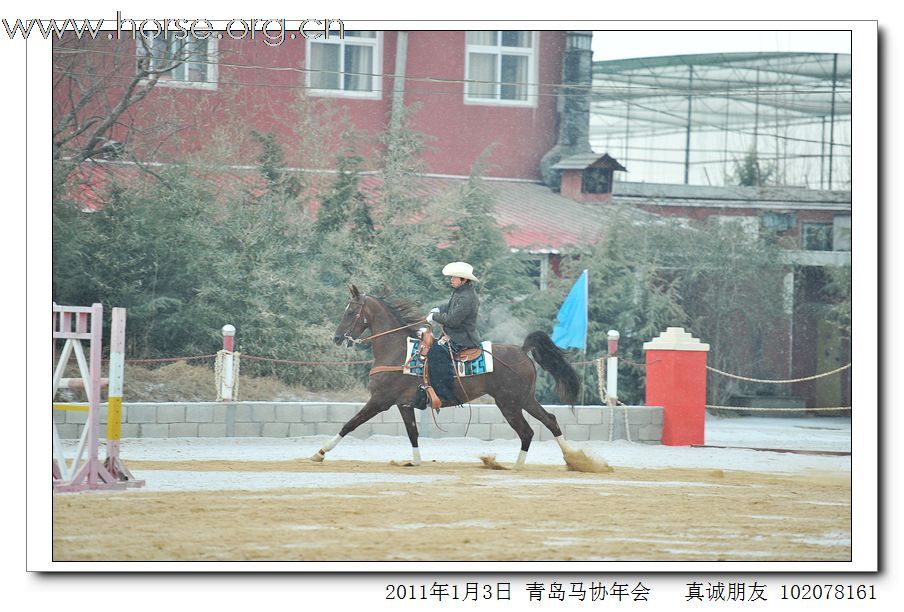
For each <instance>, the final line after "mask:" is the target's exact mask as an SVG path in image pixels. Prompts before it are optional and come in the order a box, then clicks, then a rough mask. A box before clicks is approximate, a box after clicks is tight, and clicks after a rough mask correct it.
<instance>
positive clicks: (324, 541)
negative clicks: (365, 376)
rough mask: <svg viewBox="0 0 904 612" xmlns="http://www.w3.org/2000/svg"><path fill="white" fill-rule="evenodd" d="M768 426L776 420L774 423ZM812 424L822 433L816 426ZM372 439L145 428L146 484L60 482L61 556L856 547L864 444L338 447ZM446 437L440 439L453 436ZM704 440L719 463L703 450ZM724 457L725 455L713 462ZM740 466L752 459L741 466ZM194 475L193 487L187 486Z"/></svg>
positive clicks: (595, 555)
mask: <svg viewBox="0 0 904 612" xmlns="http://www.w3.org/2000/svg"><path fill="white" fill-rule="evenodd" d="M761 423H764V422H761ZM757 426H758V427H759V429H760V430H761V429H762V428H763V426H764V425H757ZM788 426H789V425H788V424H787V423H785V424H783V425H782V427H783V428H786V427H788ZM801 427H802V430H805V429H811V430H814V431H817V430H819V429H822V428H817V427H814V423H813V422H808V423H804V424H803V425H801ZM823 431H826V430H825V429H823ZM792 433H794V432H792ZM830 433H831V432H830ZM841 433H842V434H843V433H844V432H841ZM370 440H374V438H371V439H370ZM370 440H360V441H353V440H349V441H347V442H343V444H340V445H339V447H337V449H336V451H335V457H336V458H335V459H331V458H330V456H333V455H332V454H331V455H330V456H328V458H327V461H326V462H325V463H323V464H318V463H314V462H311V461H308V460H304V459H298V458H297V457H298V456H299V455H300V454H301V453H299V452H298V451H299V450H300V449H299V448H298V447H297V446H293V447H290V450H287V451H283V452H289V453H293V452H294V453H295V454H294V456H293V458H286V459H274V458H273V455H274V453H273V452H270V453H266V452H265V453H258V456H263V457H266V459H265V460H259V459H256V458H255V457H254V456H253V454H252V453H248V452H247V451H246V450H245V448H246V447H244V446H243V447H240V450H243V451H244V452H245V454H246V455H252V456H249V458H248V459H249V460H236V459H235V458H234V457H233V455H232V454H230V453H224V452H223V451H220V453H219V454H220V455H224V456H225V457H226V458H222V459H215V458H203V457H204V456H205V455H203V454H202V455H200V457H201V458H198V455H197V453H195V455H193V456H189V457H187V458H186V459H180V458H179V457H178V455H179V451H178V450H177V451H174V450H173V448H177V447H174V446H172V444H176V445H178V444H179V442H178V441H176V442H172V443H170V444H171V446H169V447H167V449H168V450H167V453H166V455H168V456H169V457H168V458H172V459H174V460H172V461H161V460H155V459H149V458H147V457H146V456H145V455H148V454H149V453H144V454H142V452H141V445H140V444H139V443H138V442H137V441H136V443H135V444H134V446H135V447H136V449H135V451H134V455H133V456H135V455H137V458H136V459H135V460H130V461H129V462H128V465H129V467H130V469H131V470H132V471H133V473H134V474H135V475H136V477H138V478H142V479H145V480H146V481H147V482H148V485H147V486H146V487H145V488H143V489H132V490H129V491H126V492H88V493H81V494H58V495H54V498H53V517H54V519H53V520H54V524H53V560H54V561H100V560H103V561H312V562H313V561H343V560H349V561H420V560H423V561H507V560H518V561H665V562H669V561H748V562H749V561H848V560H850V558H851V481H850V468H849V463H850V457H849V456H847V457H831V458H826V457H806V456H801V455H792V454H787V453H766V452H762V451H751V450H745V451H743V452H744V453H748V454H749V455H744V456H743V460H741V461H737V460H725V459H724V457H729V456H732V457H740V456H741V455H740V453H741V452H742V451H739V450H734V451H719V450H716V449H682V450H681V451H677V450H670V449H666V448H663V447H649V446H647V447H643V445H637V444H635V445H632V446H628V443H626V442H624V441H622V442H621V446H619V445H618V443H609V445H610V446H608V447H607V446H605V445H604V444H601V445H596V446H594V447H593V448H594V449H599V448H603V449H606V448H609V449H611V450H612V452H613V453H614V452H615V451H616V450H618V449H622V453H623V459H625V460H624V461H622V463H633V465H618V464H616V463H614V462H612V459H609V462H610V463H612V466H611V467H610V466H609V465H608V464H607V462H606V461H605V460H601V459H600V457H602V456H603V455H602V454H601V453H600V451H598V450H594V451H588V453H589V456H590V457H591V458H595V459H597V460H596V461H595V462H592V464H591V465H589V466H585V467H584V469H589V470H596V471H589V472H578V471H573V470H570V469H569V468H568V466H566V465H565V463H564V462H562V459H561V455H559V456H558V457H555V456H554V454H555V449H553V447H552V446H550V445H553V446H554V444H553V443H543V444H539V443H535V446H536V447H538V448H541V449H543V452H539V451H538V453H534V451H533V449H532V454H537V455H538V456H539V459H541V460H543V461H542V462H540V463H531V460H530V457H529V460H528V464H527V465H526V466H525V467H524V468H523V469H522V470H519V471H511V470H497V469H492V468H491V467H488V466H487V465H485V464H484V463H482V462H481V461H480V459H479V457H478V456H477V455H471V456H472V457H473V460H458V461H455V460H453V461H445V460H440V461H437V460H435V459H434V460H431V459H430V457H428V456H426V455H425V457H424V460H425V462H424V464H423V465H421V466H419V467H406V466H405V465H403V463H404V462H403V461H402V459H404V458H406V455H407V452H408V451H407V442H405V441H404V440H402V439H393V438H389V439H388V443H389V444H390V445H391V447H392V448H393V449H394V451H393V452H395V451H398V452H397V453H396V454H397V455H398V459H399V460H398V461H392V460H386V458H385V457H382V458H379V459H373V458H372V457H368V458H367V459H366V460H357V459H347V458H343V456H342V455H341V454H340V453H339V452H338V451H339V449H343V447H344V446H345V447H346V450H345V452H346V456H352V457H353V456H356V455H358V454H360V453H359V452H358V451H357V450H356V449H367V448H374V445H373V443H370ZM773 441H774V440H773ZM304 442H305V443H306V445H307V446H310V444H311V443H312V441H311V440H305V441H304ZM430 442H433V441H429V440H428V441H426V443H425V444H422V449H424V448H425V447H428V448H429V444H430ZM435 442H436V444H437V446H438V448H439V449H440V450H441V449H442V448H443V447H442V446H439V445H440V443H441V442H443V441H435ZM225 443H226V442H224V444H225ZM240 444H251V442H240ZM283 444H284V443H283ZM513 444H514V445H516V443H515V442H513V441H494V442H493V443H491V448H496V449H498V450H499V451H500V455H505V456H508V455H510V454H512V451H513V450H514V452H517V449H516V448H515V449H511V448H509V447H510V446H512V445H513ZM613 444H614V445H613ZM124 446H126V448H128V446H127V444H125V443H124ZM379 446H380V445H379V444H377V445H376V447H377V448H379ZM635 447H638V448H635ZM237 448H239V447H237ZM274 448H275V447H274ZM280 448H283V447H280ZM625 449H629V451H625ZM657 449H658V450H657ZM305 450H316V447H315V448H313V449H305ZM503 451H504V452H503ZM692 451H700V452H698V453H696V454H693V456H694V457H695V459H694V460H693V461H685V462H683V464H682V462H681V461H675V460H673V459H671V458H670V459H668V460H666V461H664V463H666V464H675V465H662V466H651V465H649V461H648V465H644V463H643V462H634V461H633V460H631V459H630V456H631V455H630V453H637V455H636V456H641V455H640V454H641V453H642V454H643V455H642V456H645V457H653V456H655V455H656V453H678V452H682V453H684V455H680V456H691V455H692ZM704 451H706V452H707V453H708V454H706V455H705V457H706V458H707V460H706V461H702V462H701V461H698V460H697V459H696V457H700V456H703V455H704ZM125 452H126V453H128V451H127V450H126V451H125ZM437 452H438V453H439V451H437ZM625 452H629V454H628V455H624V453H625ZM544 453H545V455H544ZM726 453H733V454H732V455H728V454H726ZM440 454H441V453H440ZM484 454H486V453H484ZM174 455H175V456H174ZM213 455H217V453H212V455H211V456H213ZM615 455H616V457H618V454H617V453H615ZM663 456H665V455H663ZM673 456H679V455H669V457H673ZM544 457H545V460H544ZM710 457H717V458H719V457H721V459H717V460H715V462H714V461H713V460H712V459H709V458H710ZM748 457H749V458H748ZM800 461H810V463H808V464H806V465H805V466H804V467H803V468H800V467H799V465H798V464H796V463H795V462H800ZM758 462H759V463H758ZM768 462H774V463H768ZM508 463H509V464H510V462H508ZM638 463H639V465H638ZM654 463H655V462H654ZM700 463H702V464H704V465H707V464H708V465H710V467H699V466H698V464H700ZM739 463H740V464H741V465H747V466H749V469H738V464H739ZM688 466H693V467H688ZM763 466H765V467H763ZM786 466H791V467H790V468H789V469H784V467H786ZM839 466H840V468H839ZM845 466H847V468H846V469H845ZM726 468H730V469H726ZM760 470H761V471H760ZM186 478H188V479H190V481H191V482H193V483H196V485H195V486H188V487H186V486H184V485H183V484H181V483H184V482H185V479H186ZM168 483H170V484H168ZM86 525H96V526H102V527H101V528H100V529H98V530H97V531H98V532H99V533H88V532H87V531H86V529H85V526H86Z"/></svg>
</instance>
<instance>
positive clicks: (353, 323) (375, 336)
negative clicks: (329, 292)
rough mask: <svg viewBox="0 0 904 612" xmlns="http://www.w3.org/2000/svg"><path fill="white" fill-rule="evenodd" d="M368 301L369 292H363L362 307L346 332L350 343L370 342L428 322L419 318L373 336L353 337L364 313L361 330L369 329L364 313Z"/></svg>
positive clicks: (346, 338) (347, 340)
mask: <svg viewBox="0 0 904 612" xmlns="http://www.w3.org/2000/svg"><path fill="white" fill-rule="evenodd" d="M366 303H367V294H366V293H362V294H361V308H360V309H358V314H356V315H355V320H354V321H352V324H351V325H349V326H348V331H346V332H345V341H346V343H348V344H361V343H362V342H370V341H371V340H373V339H374V338H379V337H380V336H385V335H386V334H391V333H393V332H397V331H400V330H403V329H407V328H409V327H414V326H415V325H420V324H421V323H426V322H427V319H418V320H417V321H415V322H414V323H409V324H408V325H402V326H401V327H396V328H393V329H390V330H387V331H384V332H380V333H379V334H373V335H371V336H368V337H367V338H352V336H351V330H353V329H354V328H355V327H356V326H357V325H358V319H360V318H361V316H362V315H363V316H364V327H362V328H361V331H364V330H365V329H367V326H368V325H369V323H368V322H367V315H365V314H364V307H365V306H366V305H367V304H366ZM351 304H352V302H349V306H351Z"/></svg>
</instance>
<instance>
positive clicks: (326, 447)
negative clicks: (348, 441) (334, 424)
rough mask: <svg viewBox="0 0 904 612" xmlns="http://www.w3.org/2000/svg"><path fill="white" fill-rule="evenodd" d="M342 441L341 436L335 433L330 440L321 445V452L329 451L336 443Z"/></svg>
mask: <svg viewBox="0 0 904 612" xmlns="http://www.w3.org/2000/svg"><path fill="white" fill-rule="evenodd" d="M341 441H342V436H340V435H339V434H336V435H335V436H334V437H333V439H332V440H330V441H329V442H327V443H326V444H324V445H323V452H325V453H328V452H329V451H331V450H333V449H334V448H336V445H337V444H339V442H341Z"/></svg>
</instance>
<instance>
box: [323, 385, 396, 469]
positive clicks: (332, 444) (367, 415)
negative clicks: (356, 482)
mask: <svg viewBox="0 0 904 612" xmlns="http://www.w3.org/2000/svg"><path fill="white" fill-rule="evenodd" d="M391 405H392V401H391V400H379V399H376V398H373V397H371V398H370V399H369V400H367V403H366V404H364V406H363V407H362V408H361V410H359V411H358V413H357V414H355V416H353V417H352V418H351V419H349V420H348V422H347V423H346V424H345V425H343V426H342V429H340V430H339V433H338V434H336V435H335V436H334V437H333V439H332V440H330V441H329V442H327V443H326V444H324V445H323V446H322V447H320V450H319V451H317V452H316V453H314V455H313V456H312V457H311V459H312V460H313V461H323V458H324V457H325V456H326V454H327V453H328V452H330V451H331V450H333V449H334V448H336V445H337V444H339V443H340V442H341V441H342V439H343V438H344V437H345V436H347V435H348V434H350V433H351V432H353V431H355V429H357V428H358V427H359V426H360V425H363V424H364V423H366V422H367V421H369V420H371V419H372V418H374V417H375V416H376V415H378V414H380V413H381V412H383V411H385V410H388V409H389V407H390V406H391Z"/></svg>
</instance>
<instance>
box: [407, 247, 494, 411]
mask: <svg viewBox="0 0 904 612" xmlns="http://www.w3.org/2000/svg"><path fill="white" fill-rule="evenodd" d="M443 275H444V276H449V277H451V278H450V283H451V285H452V288H453V291H452V297H450V298H449V302H448V303H446V304H444V305H442V306H440V307H438V308H433V309H432V310H431V311H430V313H429V314H428V315H427V322H428V323H439V324H440V325H442V326H443V333H444V337H443V339H441V340H440V341H439V342H437V343H435V344H434V345H433V346H432V347H431V348H430V351H429V352H428V353H427V361H428V364H429V366H428V367H429V371H430V384H431V385H432V386H433V389H434V391H436V393H437V395H439V397H440V399H442V400H444V401H451V400H455V399H457V398H456V393H455V388H456V385H455V373H454V366H453V364H452V358H451V356H450V355H449V350H450V349H451V351H452V352H453V353H458V352H459V351H461V350H462V349H465V348H472V347H476V346H480V338H479V336H478V335H477V310H478V309H479V308H480V299H479V298H478V297H477V292H476V291H475V290H474V284H473V283H479V282H480V280H479V279H478V278H477V277H476V276H474V268H473V267H472V266H471V264H468V263H465V262H463V261H455V262H452V263H450V264H448V265H447V266H446V267H444V268H443ZM426 404H427V395H426V392H424V390H423V389H420V390H419V391H418V394H417V396H416V398H415V404H414V406H415V408H425V407H426Z"/></svg>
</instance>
